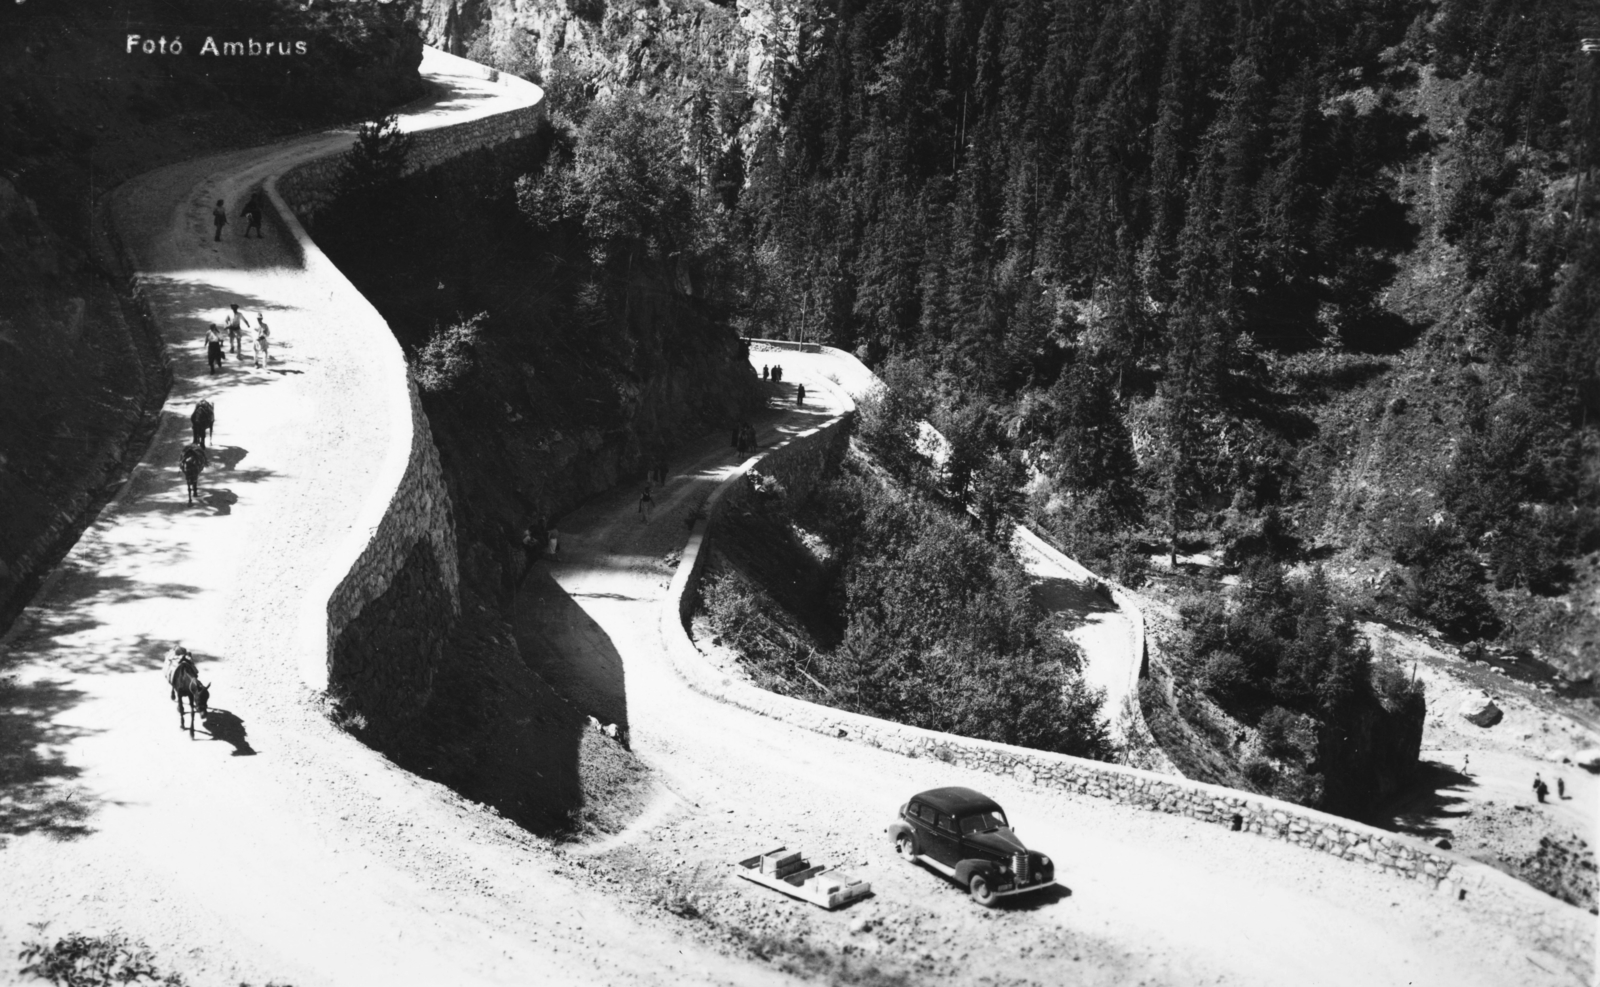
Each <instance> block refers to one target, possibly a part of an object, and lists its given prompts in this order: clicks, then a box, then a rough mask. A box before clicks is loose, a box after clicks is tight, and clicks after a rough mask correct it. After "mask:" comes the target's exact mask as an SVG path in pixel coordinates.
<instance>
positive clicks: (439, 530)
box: [266, 53, 544, 729]
mask: <svg viewBox="0 0 1600 987" xmlns="http://www.w3.org/2000/svg"><path fill="white" fill-rule="evenodd" d="M435 54H436V53H435ZM443 57H445V58H450V56H443ZM451 61H452V62H453V63H454V65H455V67H456V68H457V69H458V70H462V69H465V70H466V71H472V72H478V71H481V72H482V73H483V74H484V75H485V76H487V75H488V73H489V70H488V69H483V68H482V67H481V66H472V65H471V63H467V62H465V61H463V60H460V59H451ZM504 85H506V86H507V87H508V88H522V87H525V88H526V89H528V90H529V91H530V94H531V96H532V98H533V99H535V100H538V101H537V102H534V103H532V104H531V105H527V106H523V107H520V108H518V109H515V110H512V111H509V112H505V113H500V114H496V115H491V116H487V117H480V118H477V119H473V120H469V121H466V122H464V123H461V124H458V125H455V126H449V127H441V128H434V129H429V130H424V131H421V132H419V133H417V134H416V135H415V141H414V144H413V150H412V154H411V158H410V163H409V166H408V171H411V172H414V171H419V170H425V169H428V168H433V167H438V166H440V165H443V164H445V163H446V162H448V161H450V160H451V159H452V158H455V157H457V156H460V155H464V154H467V153H469V152H473V151H479V150H484V149H487V148H492V147H495V146H497V145H500V144H503V143H505V142H507V141H510V140H515V139H517V138H521V137H524V136H527V135H529V134H531V133H532V132H533V130H534V128H536V127H537V126H538V123H539V120H540V118H541V117H542V115H543V112H544V107H543V102H542V99H539V94H538V90H537V87H533V86H532V85H531V84H530V83H527V82H524V81H523V80H521V79H511V78H508V79H506V80H505V82H504ZM340 158H341V155H339V154H336V153H335V154H328V155H324V156H322V157H319V158H315V159H313V160H310V161H307V162H304V163H302V164H299V165H298V166H296V167H294V168H293V169H291V170H290V171H288V172H286V173H285V174H283V175H281V176H278V177H277V178H274V179H269V180H268V181H267V183H266V191H267V194H268V199H269V201H270V202H271V203H272V205H273V209H274V211H275V212H276V213H277V215H276V216H275V217H274V219H275V220H276V221H277V222H279V223H281V224H282V225H283V227H284V228H285V230H286V231H287V232H288V233H289V235H290V236H291V237H292V239H293V240H294V241H295V242H296V243H297V245H298V247H299V250H300V253H301V258H302V261H303V263H304V264H305V265H306V266H308V267H316V268H319V269H321V270H323V271H326V272H328V273H329V274H330V275H333V274H334V273H335V270H336V269H334V267H333V265H332V263H331V262H330V261H329V260H328V259H327V257H326V256H325V255H323V254H322V252H321V251H320V250H319V249H318V248H317V246H316V244H315V243H314V242H313V241H312V240H311V238H310V237H309V235H307V233H306V230H305V227H304V226H303V225H302V223H301V221H302V220H305V221H307V222H309V220H310V219H311V218H312V216H313V215H314V213H315V211H316V210H317V209H318V208H319V207H321V206H324V205H326V204H328V203H329V202H331V201H332V199H333V197H334V196H335V195H336V194H337V183H338V176H339V172H340V167H341V161H340ZM345 289H346V290H348V291H349V292H351V293H352V294H355V293H356V289H355V286H353V285H350V284H349V283H348V282H345ZM368 307H369V308H370V306H368ZM348 328H349V329H350V331H353V332H363V333H366V334H369V335H370V336H371V339H370V340H367V341H366V342H367V344H368V352H370V353H372V354H373V357H372V359H370V360H369V361H367V362H366V363H365V364H364V366H367V367H369V368H370V372H372V373H373V374H375V375H378V376H379V377H381V380H380V381H379V382H378V384H377V386H376V387H375V388H374V391H375V392H376V393H381V394H382V395H383V398H382V400H381V401H378V402H376V404H375V410H374V414H379V415H383V416H384V417H385V423H386V425H387V426H388V427H389V428H391V429H393V430H394V431H393V433H392V435H391V441H390V444H389V453H388V455H387V457H386V459H385V462H384V463H383V464H382V465H381V468H380V469H379V471H378V475H379V480H378V485H379V489H378V490H377V491H376V493H375V494H374V497H373V501H372V502H369V508H368V509H367V510H364V511H363V514H362V521H361V522H358V528H357V533H356V535H355V536H354V537H355V539H358V541H357V542H356V543H354V544H350V545H347V546H345V547H344V551H343V552H341V553H340V554H338V555H336V557H335V563H334V567H335V568H334V571H333V572H332V573H330V574H329V575H328V576H327V577H325V579H324V582H323V584H322V587H321V588H317V589H314V590H313V595H314V596H318V597H321V599H323V600H325V601H326V603H325V605H323V604H321V603H320V601H315V600H314V603H315V604H316V605H318V606H320V607H321V609H322V612H321V613H320V614H317V615H315V616H314V617H313V620H314V621H316V622H318V623H320V624H321V628H322V640H321V641H320V642H319V643H320V645H321V654H322V656H323V657H324V660H325V661H326V668H325V669H308V676H307V677H308V679H310V680H311V681H312V682H313V684H318V683H320V684H322V685H323V686H324V687H325V688H326V689H327V690H328V691H329V693H330V694H331V695H332V696H333V697H334V698H335V699H336V700H338V701H339V703H340V704H341V705H342V706H344V707H345V708H346V710H347V711H348V712H356V713H360V714H361V715H362V716H363V717H364V718H365V719H366V721H367V723H368V725H369V727H372V728H374V729H382V728H384V727H391V728H392V727H393V726H394V725H395V724H398V723H403V722H404V721H405V719H407V718H408V717H410V716H412V715H414V714H415V713H417V712H418V711H419V710H421V709H422V707H423V706H425V705H426V704H427V701H428V699H429V697H430V695H431V691H432V683H433V678H434V673H435V672H436V670H437V668H438V664H439V660H440V656H441V654H442V651H443V644H444V639H445V636H446V635H447V633H448V631H449V628H450V625H451V622H452V621H453V620H454V619H455V618H456V617H457V616H458V615H459V614H460V611H461V599H460V570H459V560H458V555H457V549H456V537H455V524H454V520H453V517H452V513H451V504H450V496H449V493H448V491H447V489H446V487H445V482H444V476H443V472H442V470H441V469H440V465H439V451H438V449H437V447H435V445H434V443H433V433H432V430H431V428H430V426H429V424H428V419H427V415H426V414H425V413H424V412H423V409H422V402H421V400H420V399H419V397H418V394H417V390H416V386H415V385H414V384H413V383H412V381H411V379H410V376H409V374H408V373H407V369H406V362H405V357H404V355H403V354H402V353H401V352H400V347H399V344H398V343H397V342H396V340H395V339H394V335H393V333H392V332H391V331H390V330H389V327H388V325H387V324H386V323H384V322H383V320H382V318H381V317H380V316H378V315H377V313H376V311H375V310H373V311H372V312H371V313H370V316H369V317H367V318H364V319H359V320H356V321H355V323H353V324H351V325H350V326H349V327H348ZM390 484H392V485H390ZM385 487H387V489H385ZM367 524H370V527H363V526H364V525H367ZM346 559H348V560H349V562H348V564H347V567H345V566H346V563H345V562H344V561H342V560H346ZM341 567H344V568H343V571H340V569H341ZM324 590H325V593H326V595H325V596H324V595H322V594H323V592H324ZM311 660H315V656H312V657H311Z"/></svg>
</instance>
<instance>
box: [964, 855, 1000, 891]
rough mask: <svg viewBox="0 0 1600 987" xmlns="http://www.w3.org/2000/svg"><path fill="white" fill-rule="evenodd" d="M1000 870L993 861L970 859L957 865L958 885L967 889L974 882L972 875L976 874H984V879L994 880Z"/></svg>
mask: <svg viewBox="0 0 1600 987" xmlns="http://www.w3.org/2000/svg"><path fill="white" fill-rule="evenodd" d="M999 870H1000V868H999V867H997V866H996V865H995V862H994V861H992V860H982V859H978V858H968V859H966V860H963V861H961V862H960V863H959V864H956V883H957V884H959V885H961V886H962V887H966V886H967V885H968V884H969V883H970V882H971V881H972V875H974V874H982V875H983V876H984V877H987V878H989V879H990V880H993V879H994V876H995V874H996V873H998V871H999Z"/></svg>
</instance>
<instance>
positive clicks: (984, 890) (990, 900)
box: [967, 874, 1000, 908]
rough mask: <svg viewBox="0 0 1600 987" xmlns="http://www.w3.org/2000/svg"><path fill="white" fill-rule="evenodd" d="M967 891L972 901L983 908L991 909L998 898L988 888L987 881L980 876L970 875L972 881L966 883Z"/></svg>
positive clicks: (991, 889) (992, 890) (990, 888)
mask: <svg viewBox="0 0 1600 987" xmlns="http://www.w3.org/2000/svg"><path fill="white" fill-rule="evenodd" d="M967 891H968V892H969V893H970V894H971V895H972V900H973V901H976V902H977V903H978V904H980V905H982V906H983V907H985V908H993V907H994V903H995V902H996V901H999V900H1000V899H999V897H998V896H997V895H996V894H995V893H994V889H993V888H992V887H990V886H989V879H988V878H987V877H984V876H983V875H982V874H974V875H972V880H970V881H968V882H967Z"/></svg>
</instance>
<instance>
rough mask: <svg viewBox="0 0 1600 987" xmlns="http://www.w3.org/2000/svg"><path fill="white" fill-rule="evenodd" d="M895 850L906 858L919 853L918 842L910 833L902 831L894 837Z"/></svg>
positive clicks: (908, 858)
mask: <svg viewBox="0 0 1600 987" xmlns="http://www.w3.org/2000/svg"><path fill="white" fill-rule="evenodd" d="M894 852H895V853H896V854H898V855H900V856H901V857H903V858H904V859H906V860H910V859H911V858H912V857H915V856H916V855H917V844H916V841H915V840H913V839H912V838H911V834H910V833H901V834H900V835H899V836H896V837H895V838H894Z"/></svg>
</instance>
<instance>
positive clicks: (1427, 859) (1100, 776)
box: [661, 415, 1595, 983]
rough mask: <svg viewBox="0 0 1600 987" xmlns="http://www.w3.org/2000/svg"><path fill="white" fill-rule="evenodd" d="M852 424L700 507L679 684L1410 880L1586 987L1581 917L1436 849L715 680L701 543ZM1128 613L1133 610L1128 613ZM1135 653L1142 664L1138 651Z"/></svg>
mask: <svg viewBox="0 0 1600 987" xmlns="http://www.w3.org/2000/svg"><path fill="white" fill-rule="evenodd" d="M850 419H851V416H850V415H844V416H841V417H840V418H837V419H834V420H833V421H831V422H829V423H827V424H826V425H823V426H821V427H819V428H816V429H812V430H811V431H809V432H804V433H802V434H800V435H797V436H794V437H793V438H791V439H789V440H788V441H787V442H785V443H783V444H781V445H779V446H777V447H775V448H773V449H772V450H770V451H769V452H767V453H766V454H765V455H764V456H762V457H760V458H759V459H758V460H756V461H754V462H753V463H751V464H748V465H747V466H746V467H745V469H743V470H741V471H739V472H738V473H736V474H735V475H734V476H732V477H730V478H729V479H728V480H726V481H724V483H723V484H722V485H721V486H720V487H718V489H717V491H716V492H715V493H714V494H713V495H712V496H711V498H710V499H709V500H708V501H707V508H708V510H707V519H706V522H705V524H704V527H703V530H700V531H696V532H695V533H693V534H692V535H691V536H690V538H689V543H688V544H687V545H686V546H685V547H684V551H683V556H682V560H681V561H680V563H679V565H678V570H677V572H676V574H675V575H674V577H673V581H672V586H671V589H670V590H669V592H668V598H667V600H666V601H665V603H664V605H663V607H662V610H661V635H662V643H663V645H664V646H665V648H666V650H667V652H668V654H669V655H670V656H671V658H672V661H673V664H674V666H675V667H676V668H677V670H678V672H679V674H681V675H682V676H683V677H684V678H685V679H686V680H687V681H688V683H689V685H690V686H691V687H692V688H693V689H695V691H697V692H700V693H702V694H704V695H707V696H711V697H712V698H715V699H717V700H719V701H721V702H725V703H729V704H731V705H734V706H738V707H741V708H743V709H747V710H750V711H751V712H754V713H759V714H761V715H762V716H768V717H771V718H773V719H777V720H782V721H784V722H786V723H791V724H794V725H795V726H799V727H802V728H804V729H807V730H811V731H814V732H816V733H821V734H824V735H827V736H831V737H837V738H839V739H841V740H846V741H850V742H854V743H860V744H866V745H868V746H871V747H877V748H881V749H883V750H887V751H892V752H894V753H896V754H900V755H903V756H905V757H924V758H930V759H934V760H938V761H942V762H944V763H947V764H950V765H952V766H956V767H960V768H965V769H969V770H975V771H982V772H986V773H988V774H995V775H1006V776H1010V777H1012V778H1015V779H1017V780H1018V781H1021V782H1023V783H1025V784H1032V785H1040V786H1044V787H1047V788H1054V789H1059V790H1061V791H1066V792H1071V793H1075V794H1079V795H1084V796H1089V797H1093V798H1101V799H1107V800H1109V801H1113V802H1118V803H1121V804H1123V805H1127V806H1131V807H1134V808H1137V809H1144V810H1148V811H1152V812H1162V813H1167V814H1170V815H1178V816H1184V817H1187V818H1189V819H1193V820H1195V821H1196V822H1199V823H1207V824H1211V825H1218V826H1226V827H1228V828H1229V829H1231V830H1234V831H1236V832H1239V833H1241V834H1246V835H1252V836H1255V837H1264V838H1267V839H1275V840H1283V841H1285V842H1288V843H1293V844H1295V845H1296V846H1300V847H1303V848H1305V849H1306V850H1310V851H1315V852H1318V853H1325V854H1329V855H1331V856H1334V857H1337V858H1339V859H1341V860H1346V861H1349V862H1351V863H1352V864H1356V865H1359V866H1364V867H1371V868H1376V869H1377V870H1379V871H1382V872H1383V873H1386V874H1390V875H1393V876H1394V877H1396V878H1398V879H1402V880H1410V881H1419V882H1422V883H1424V884H1426V885H1428V886H1430V887H1432V888H1434V889H1436V890H1437V891H1438V892H1439V893H1440V894H1441V895H1444V896H1448V898H1449V900H1452V901H1456V902H1460V903H1462V905H1463V907H1469V908H1473V909H1475V910H1477V911H1479V912H1481V913H1484V914H1486V915H1488V916H1489V917H1490V918H1491V919H1492V920H1493V921H1495V922H1497V923H1500V924H1504V925H1506V926H1508V927H1510V928H1514V929H1516V930H1518V932H1519V933H1520V934H1521V935H1522V936H1523V938H1524V939H1525V941H1527V942H1529V943H1530V944H1533V945H1537V946H1538V947H1539V948H1540V949H1543V950H1544V951H1546V952H1547V953H1549V954H1550V955H1551V956H1554V957H1559V958H1560V959H1561V960H1562V961H1563V962H1564V963H1565V964H1566V965H1567V966H1568V968H1569V969H1570V970H1571V971H1572V972H1573V973H1574V974H1575V975H1577V976H1578V977H1580V978H1581V980H1582V982H1585V983H1587V982H1589V980H1590V978H1591V977H1592V974H1593V970H1594V958H1593V955H1592V951H1593V944H1594V942H1595V929H1594V926H1593V920H1592V919H1591V918H1590V916H1588V915H1587V914H1586V913H1584V912H1582V911H1580V910H1579V909H1576V908H1573V907H1570V906H1566V905H1562V904H1561V903H1559V902H1556V901H1555V900H1554V899H1549V898H1547V897H1546V896H1545V895H1543V894H1541V893H1540V892H1538V891H1536V890H1534V889H1533V888H1530V887H1528V886H1527V885H1524V884H1522V883H1520V882H1518V881H1516V880H1514V879H1513V878H1510V877H1508V876H1506V875H1505V874H1502V873H1500V872H1499V871H1496V870H1494V869H1493V868H1490V867H1487V866H1485V865H1483V864H1479V863H1477V862H1476V861H1472V860H1468V859H1466V858H1463V857H1457V856H1455V855H1453V854H1450V853H1446V852H1442V851H1439V850H1436V849H1434V848H1433V847H1431V846H1429V845H1428V844H1426V843H1423V842H1421V841H1419V840H1415V839H1411V838H1409V837H1405V836H1400V835H1397V834H1394V833H1389V832H1385V831H1383V830H1379V829H1377V828H1375V827H1371V826H1366V825H1363V824H1361V823H1357V822H1353V821H1351V820H1348V819H1343V818H1340V817H1338V816H1333V815H1329V814H1327V813H1324V812H1318V811H1316V810H1314V809H1308V808H1305V807H1304V806H1299V805H1294V804H1292V803H1289V802H1280V801H1278V800H1275V799H1270V798H1264V797H1261V796H1256V795H1251V794H1247V793H1244V792H1240V791H1237V790H1234V789H1230V788H1224V787H1222V786H1219V785H1209V784H1205V783H1203V782H1197V781H1190V780H1188V779H1184V778H1181V777H1173V776H1171V775H1162V774H1156V773H1154V772H1151V771H1145V770H1141V769H1139V768H1133V767H1126V766H1122V765H1116V764H1106V763H1103V762H1099V761H1090V760H1085V759H1083V758H1076V757H1070V756H1067V755H1064V754H1051V753H1046V752H1043V751H1035V750H1029V749H1027V748H1022V747H1013V746H1011V745H1008V744H999V743H993V742H990V741H984V740H974V739H971V738H967V737H957V736H954V735H951V734H942V733H936V732H933V731H930V730H923V729H919V728H917V727H911V726H905V725H903V724H898V723H892V722H889V721H887V720H880V719H876V718H874V717H869V716H862V715H859V714H856V713H848V712H844V711H842V710H838V709H833V708H830V707H827V706H821V705H818V704H816V703H809V702H805V701H803V700H799V699H794V698H792V697H789V696H780V695H778V694H776V693H772V692H768V691H766V690H764V689H758V688H756V687H754V686H752V685H750V684H749V683H747V682H744V681H742V680H739V679H735V678H733V677H731V676H728V675H726V674H724V673H723V672H721V671H719V670H718V669H717V668H716V667H715V666H714V665H712V664H711V662H710V661H709V660H708V659H707V658H706V657H705V656H704V655H703V654H701V653H700V651H699V649H697V648H696V647H695V645H694V642H693V641H692V640H691V638H690V636H689V633H688V631H687V629H686V628H687V627H688V626H689V621H690V617H691V614H692V610H693V605H694V598H695V592H696V586H697V583H698V580H699V578H700V574H701V572H702V570H703V568H704V565H705V559H706V557H707V555H708V554H709V553H708V552H707V546H706V543H707V541H709V540H710V539H711V538H712V537H714V535H715V532H716V528H717V520H718V516H719V514H720V512H721V510H722V509H723V508H724V506H725V505H726V504H727V503H729V502H733V503H735V504H738V503H739V502H741V501H742V500H743V499H744V498H747V497H751V496H757V494H756V493H755V486H754V485H753V484H752V483H751V478H750V475H751V474H752V473H755V474H758V475H768V476H773V477H778V478H782V477H785V476H794V475H796V474H798V473H799V472H800V471H801V470H802V469H810V470H815V469H816V468H817V466H818V465H819V464H823V463H826V462H828V461H829V459H830V457H832V456H833V455H834V452H833V450H834V448H835V447H838V448H839V449H841V450H842V448H843V443H844V442H846V441H848V429H849V426H850ZM821 478H822V474H816V475H813V477H812V481H811V482H816V481H817V480H820V479H821ZM780 482H781V479H780ZM1114 594H1115V591H1114ZM1117 603H1118V606H1119V607H1122V606H1129V607H1132V601H1131V600H1127V599H1126V598H1124V599H1119V600H1117ZM1133 611H1134V612H1135V613H1137V612H1138V611H1137V608H1136V607H1134V608H1133ZM1135 626H1136V627H1137V628H1138V632H1137V633H1138V634H1139V637H1140V638H1141V640H1139V641H1137V642H1136V644H1138V645H1142V644H1143V641H1142V635H1143V626H1144V625H1143V621H1142V620H1141V621H1138V622H1137V623H1136V624H1135ZM1136 653H1138V654H1142V653H1143V650H1142V647H1141V649H1140V651H1138V652H1136Z"/></svg>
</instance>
